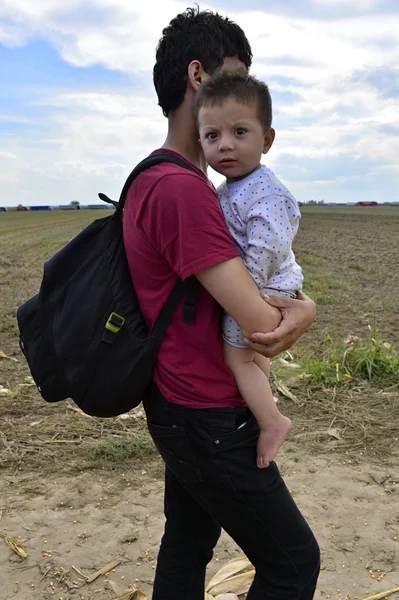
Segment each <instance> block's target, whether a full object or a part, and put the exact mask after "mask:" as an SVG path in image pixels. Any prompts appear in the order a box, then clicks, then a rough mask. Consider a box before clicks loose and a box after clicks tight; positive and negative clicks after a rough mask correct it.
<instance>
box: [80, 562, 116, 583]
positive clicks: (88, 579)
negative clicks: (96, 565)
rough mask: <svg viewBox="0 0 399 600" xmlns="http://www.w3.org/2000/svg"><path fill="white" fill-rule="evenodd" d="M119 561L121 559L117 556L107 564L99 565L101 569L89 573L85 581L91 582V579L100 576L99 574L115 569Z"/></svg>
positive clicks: (93, 579)
mask: <svg viewBox="0 0 399 600" xmlns="http://www.w3.org/2000/svg"><path fill="white" fill-rule="evenodd" d="M121 562H122V559H121V558H117V559H116V560H113V561H112V562H110V563H109V564H108V565H105V567H101V569H99V570H98V571H96V572H95V573H93V575H90V577H88V578H87V583H93V581H95V580H96V579H97V578H98V577H100V575H105V573H109V571H112V569H115V567H117V566H118V565H120V564H121Z"/></svg>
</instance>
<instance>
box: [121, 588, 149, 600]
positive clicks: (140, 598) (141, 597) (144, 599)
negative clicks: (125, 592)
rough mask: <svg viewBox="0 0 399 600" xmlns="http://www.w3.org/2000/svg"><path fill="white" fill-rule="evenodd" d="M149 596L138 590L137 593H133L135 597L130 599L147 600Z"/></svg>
mask: <svg viewBox="0 0 399 600" xmlns="http://www.w3.org/2000/svg"><path fill="white" fill-rule="evenodd" d="M147 598H148V596H147V594H145V593H144V592H141V591H140V590H136V591H135V592H133V596H132V597H131V598H129V600H147ZM116 600H125V599H124V598H123V599H122V598H119V599H118V598H117V599H116Z"/></svg>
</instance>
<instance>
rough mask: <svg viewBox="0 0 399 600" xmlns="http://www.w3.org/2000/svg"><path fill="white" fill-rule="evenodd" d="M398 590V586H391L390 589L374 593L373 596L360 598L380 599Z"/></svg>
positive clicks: (363, 599)
mask: <svg viewBox="0 0 399 600" xmlns="http://www.w3.org/2000/svg"><path fill="white" fill-rule="evenodd" d="M398 592H399V587H397V588H393V589H392V590H388V591H387V592H380V593H379V594H375V595H374V596H368V597H367V598H366V597H364V598H362V600H382V599H383V598H386V597H387V596H391V595H392V594H397V593H398Z"/></svg>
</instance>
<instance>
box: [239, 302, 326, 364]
mask: <svg viewBox="0 0 399 600" xmlns="http://www.w3.org/2000/svg"><path fill="white" fill-rule="evenodd" d="M264 300H265V301H266V302H267V303H268V304H270V305H271V306H274V307H275V308H278V309H279V310H280V312H281V316H282V321H281V323H280V325H279V326H278V327H277V329H275V330H274V331H272V332H270V333H253V334H252V335H251V336H250V339H247V340H246V342H247V344H248V346H249V347H250V348H252V349H253V350H255V351H256V352H259V354H262V355H263V356H267V357H268V358H273V357H274V356H277V354H280V353H281V352H284V350H287V349H288V348H291V346H293V345H294V344H295V343H296V342H297V341H298V340H299V338H300V337H301V335H303V334H304V333H305V331H307V330H308V329H309V327H310V326H311V324H312V323H313V321H314V318H315V316H316V305H315V303H314V302H313V300H311V299H310V298H309V297H308V296H306V294H304V293H303V292H298V293H297V297H296V298H295V299H294V298H288V297H287V298H284V297H282V296H265V297H264Z"/></svg>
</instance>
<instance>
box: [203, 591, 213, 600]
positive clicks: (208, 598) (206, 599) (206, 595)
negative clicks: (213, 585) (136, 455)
mask: <svg viewBox="0 0 399 600" xmlns="http://www.w3.org/2000/svg"><path fill="white" fill-rule="evenodd" d="M205 600H215V598H214V597H213V596H211V595H210V594H208V592H205Z"/></svg>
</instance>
